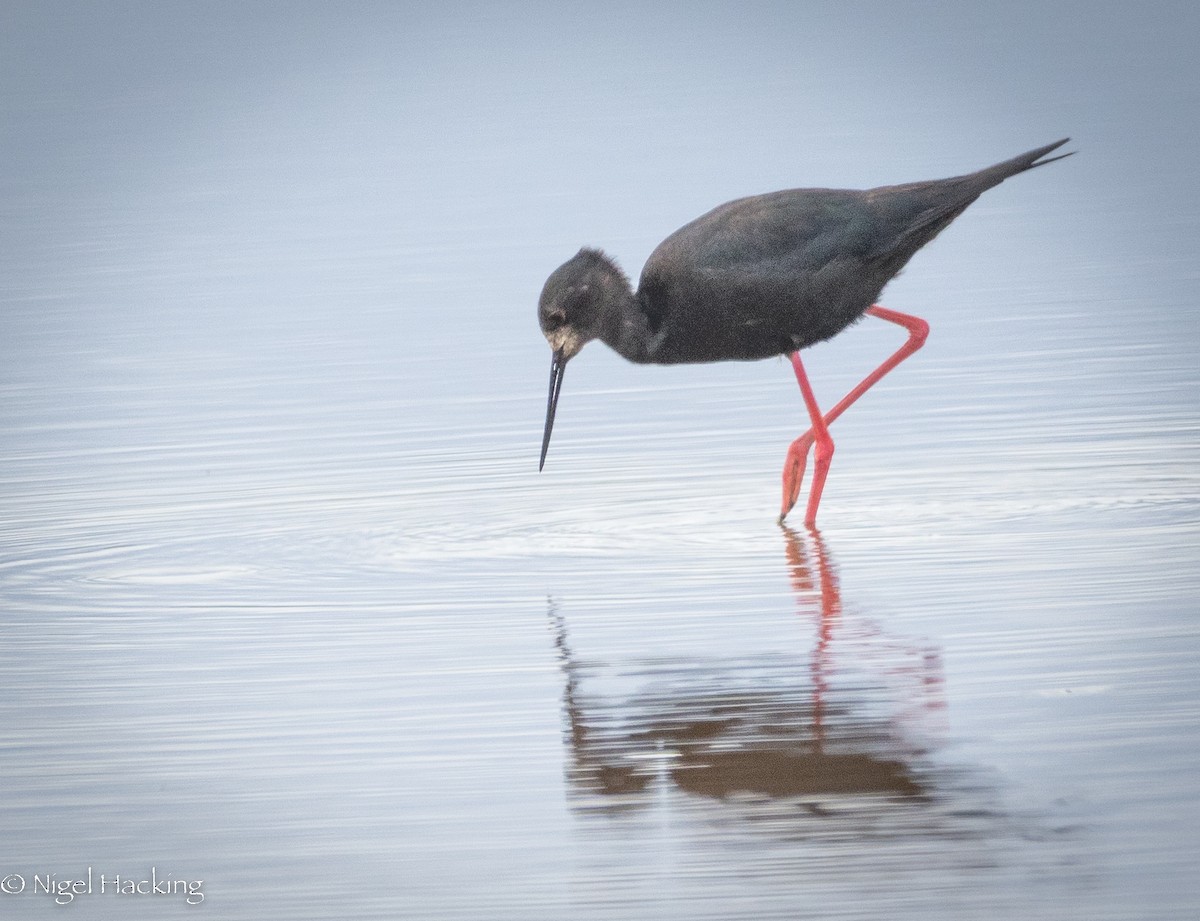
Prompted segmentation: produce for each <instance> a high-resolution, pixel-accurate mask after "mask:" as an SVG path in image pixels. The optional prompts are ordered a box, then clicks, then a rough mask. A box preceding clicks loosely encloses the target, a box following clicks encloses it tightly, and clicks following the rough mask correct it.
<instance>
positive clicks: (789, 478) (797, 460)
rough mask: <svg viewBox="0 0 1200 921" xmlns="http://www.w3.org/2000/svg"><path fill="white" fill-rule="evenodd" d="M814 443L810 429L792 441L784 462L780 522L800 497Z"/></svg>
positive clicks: (781, 522)
mask: <svg viewBox="0 0 1200 921" xmlns="http://www.w3.org/2000/svg"><path fill="white" fill-rule="evenodd" d="M812 445H813V433H812V430H811V429H809V430H808V431H807V432H805V433H804V434H803V435H801V436H800V437H799V438H797V439H796V440H795V441H793V442H792V444H791V446H790V447H789V448H788V453H787V460H785V461H784V463H783V504H782V505H780V507H779V523H780V524H783V520H784V519H785V518H787V516H788V513H789V512H791V510H792V508H793V507H794V506H795V505H796V502H797V500H798V499H799V498H800V487H801V486H802V485H804V468H805V467H806V466H807V465H808V452H809V449H811V448H812Z"/></svg>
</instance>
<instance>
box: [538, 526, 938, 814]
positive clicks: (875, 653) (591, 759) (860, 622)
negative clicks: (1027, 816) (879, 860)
mask: <svg viewBox="0 0 1200 921" xmlns="http://www.w3.org/2000/svg"><path fill="white" fill-rule="evenodd" d="M783 534H784V538H785V546H786V559H787V566H788V570H789V573H790V578H791V583H792V587H793V589H794V592H795V596H796V602H797V605H798V609H799V614H800V616H801V618H803V619H806V620H809V621H810V622H811V623H812V626H813V627H814V628H815V641H813V640H812V639H811V632H810V631H808V630H797V637H796V642H797V649H796V650H795V652H791V653H787V652H785V653H782V654H779V653H764V654H763V655H761V656H759V655H755V656H751V657H749V658H747V657H741V658H738V659H733V660H728V661H727V660H721V659H715V660H712V661H695V660H685V661H680V660H677V659H676V660H664V659H655V660H652V661H636V662H629V663H621V664H619V665H613V664H607V663H597V662H590V661H588V660H586V658H585V657H581V656H579V655H578V654H577V652H576V650H574V649H573V648H572V646H571V643H570V640H569V637H568V629H567V619H566V617H564V616H563V615H562V614H561V613H560V612H559V611H558V610H557V609H556V607H555V606H554V605H553V603H552V604H551V606H550V614H551V619H552V624H553V627H554V630H555V635H556V642H557V646H558V650H559V656H560V661H561V664H562V669H563V674H564V678H565V692H564V709H565V714H566V726H567V730H566V736H567V740H568V742H569V746H570V752H569V759H568V782H569V789H570V791H571V795H572V798H573V802H574V804H575V805H576V806H577V807H579V808H584V809H603V810H616V809H628V808H637V807H638V806H639V805H642V804H643V803H644V802H647V801H649V799H650V797H649V796H648V794H649V792H650V791H651V790H656V789H657V790H661V789H675V790H677V791H681V792H684V793H687V794H694V795H697V796H701V797H706V798H710V799H712V800H722V801H730V802H739V803H745V802H747V801H757V802H773V803H780V802H786V803H788V804H789V805H795V806H797V807H800V808H801V809H802V811H807V812H812V813H817V814H820V813H822V812H823V811H824V810H826V809H829V808H835V809H836V808H839V807H847V806H853V805H854V803H855V802H857V803H858V806H859V807H860V806H861V805H862V804H863V803H866V802H874V803H892V804H903V803H908V804H920V803H922V802H926V801H928V800H929V798H930V797H931V795H932V794H933V793H934V792H935V791H934V790H933V787H934V785H935V783H936V782H935V780H934V779H933V776H932V772H930V771H928V770H927V769H926V768H925V766H924V762H925V761H926V756H927V755H928V754H929V752H930V750H931V748H932V747H934V746H936V739H937V737H938V735H939V732H938V725H939V722H940V717H939V716H938V714H939V712H940V710H941V708H942V706H943V703H942V673H941V664H940V657H939V655H938V653H937V650H936V649H932V648H930V647H928V646H923V645H921V644H919V643H913V642H910V641H906V640H903V639H899V638H896V637H891V636H888V635H886V634H885V633H884V632H883V631H881V630H880V629H879V628H877V627H875V626H874V625H873V624H871V623H870V622H869V621H868V620H867V619H865V618H861V617H853V618H851V617H846V616H844V614H843V611H842V602H841V594H840V591H839V588H838V580H837V574H836V571H835V568H834V566H833V563H832V561H831V558H830V555H829V552H828V549H827V548H826V546H825V545H824V543H823V542H822V540H821V538H820V536H819V535H818V534H816V533H815V532H810V533H807V534H805V535H800V534H798V533H796V532H794V531H791V530H789V529H786V528H785V529H783ZM855 808H858V807H855Z"/></svg>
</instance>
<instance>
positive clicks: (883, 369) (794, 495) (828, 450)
mask: <svg viewBox="0 0 1200 921" xmlns="http://www.w3.org/2000/svg"><path fill="white" fill-rule="evenodd" d="M867 313H869V314H870V315H871V316H873V317H879V319H881V320H887V321H888V322H889V323H896V324H898V325H900V326H903V327H904V328H905V329H907V330H908V340H907V341H906V342H905V343H904V345H902V346H900V348H898V349H897V350H896V351H895V352H894V353H893V354H892V356H891V357H890V358H888V359H887V361H885V362H884V363H883V364H881V365H880V366H879V367H878V368H876V369H875V370H874V371H872V372H871V373H870V374H868V375H867V376H866V377H865V378H863V379H862V381H861V382H860V383H859V384H858V386H856V387H855V388H854V389H853V390H851V391H850V392H849V393H848V394H846V395H845V396H844V397H842V399H841V401H840V402H838V404H837V405H836V406H834V407H833V409H831V410H830V411H829V412H828V413H826V414H825V415H824V416H823V417H822V416H821V414H820V409H819V408H818V407H817V401H816V399H815V398H814V397H813V394H812V387H811V386H810V385H809V383H808V377H807V376H806V375H805V373H804V368H803V366H802V365H801V364H800V356H799V353H793V354H792V356H791V357H792V366H793V367H794V368H795V369H796V379H797V381H798V382H799V383H800V393H801V395H802V396H803V397H804V404H805V406H806V407H807V408H808V414H809V417H810V418H811V419H812V420H813V426H812V428H811V429H809V430H808V431H807V432H805V433H804V434H803V435H801V436H800V437H799V438H797V439H796V440H795V441H793V442H792V444H791V447H790V448H788V456H787V461H786V462H785V463H784V466H783V506H782V508H781V510H780V513H779V520H780V521H783V519H784V518H786V517H787V514H788V512H790V511H791V510H792V506H794V505H795V504H796V500H797V499H798V498H799V497H800V485H801V483H802V481H803V479H804V467H805V465H806V464H807V462H808V450H809V448H811V447H812V446H813V444H814V443H815V444H816V446H817V449H816V452H815V461H814V466H813V483H812V486H811V487H810V491H809V497H808V510H807V512H806V514H805V516H804V524H805V526H806V527H809V528H814V527H816V520H817V506H818V505H820V504H821V490H822V489H824V487H825V477H826V475H827V474H828V472H829V459H830V458H831V457H832V455H833V440H832V439H830V437H829V425H830V424H831V423H832V422H833V420H834V419H836V418H837V417H838V416H840V415H841V414H842V413H844V412H845V411H846V410H847V409H848V408H849V407H850V406H851V405H852V404H853V403H854V401H855V400H857V399H858V398H859V397H861V396H862V395H863V394H864V393H866V392H867V391H868V390H869V389H870V388H871V387H873V386H874V385H875V384H876V383H878V382H879V379H880V378H881V377H883V376H884V375H885V374H887V373H888V372H889V371H891V370H892V369H893V368H894V367H896V365H898V364H900V362H902V361H904V359H906V358H907V357H908V356H909V355H911V354H912V353H913V352H915V351H916V350H917V349H919V348H920V347H921V346H922V345H924V344H925V338H926V337H927V336H928V335H929V324H928V323H926V322H925V321H924V320H922V319H921V318H920V317H914V316H911V315H909V314H907V313H900V311H898V310H888V309H887V308H886V307H880V306H879V305H878V304H876V305H875V306H873V307H870V308H868V309H867ZM818 420H819V421H818ZM822 442H824V443H825V444H826V447H822ZM822 456H824V463H822Z"/></svg>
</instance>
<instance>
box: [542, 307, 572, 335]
mask: <svg viewBox="0 0 1200 921" xmlns="http://www.w3.org/2000/svg"><path fill="white" fill-rule="evenodd" d="M566 322H567V315H566V313H565V312H563V311H562V310H548V311H546V315H545V317H543V318H542V328H543V329H545V330H546V332H553V331H554V330H556V329H558V328H559V327H561V326H565V325H566Z"/></svg>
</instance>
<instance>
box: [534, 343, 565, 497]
mask: <svg viewBox="0 0 1200 921" xmlns="http://www.w3.org/2000/svg"><path fill="white" fill-rule="evenodd" d="M566 366H567V363H566V361H564V360H563V358H562V352H561V351H557V352H555V353H554V358H553V360H551V362H550V397H549V399H548V400H547V402H546V431H545V432H544V433H543V434H542V457H541V459H540V460H539V461H538V472H539V473H540V472H541V469H542V467H544V466H545V465H546V452H547V451H548V450H549V449H550V430H551V429H553V428H554V412H555V410H556V409H558V392H559V391H560V390H562V379H563V369H564V368H566Z"/></svg>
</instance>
